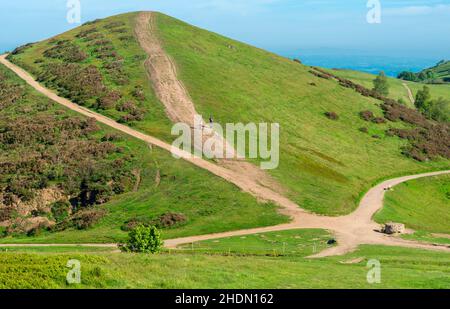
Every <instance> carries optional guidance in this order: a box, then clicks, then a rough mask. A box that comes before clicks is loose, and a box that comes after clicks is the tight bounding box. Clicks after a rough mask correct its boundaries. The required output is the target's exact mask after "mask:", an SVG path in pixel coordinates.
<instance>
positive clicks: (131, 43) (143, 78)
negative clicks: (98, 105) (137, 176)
mask: <svg viewBox="0 0 450 309" xmlns="http://www.w3.org/2000/svg"><path fill="white" fill-rule="evenodd" d="M135 18H136V13H128V14H122V15H118V16H114V17H111V18H107V19H103V20H99V21H97V22H96V23H95V24H93V25H85V26H82V27H78V28H75V29H73V30H71V31H68V32H66V33H63V34H60V35H57V36H55V37H53V38H49V39H47V40H44V41H41V42H39V43H38V44H35V45H33V46H32V47H31V48H29V49H27V50H26V52H24V53H21V54H19V55H15V56H12V57H11V59H12V60H13V61H14V62H16V63H17V64H19V65H21V66H22V67H24V68H25V69H27V70H28V71H29V72H30V73H32V74H34V75H35V76H37V75H38V73H39V72H40V70H41V69H40V66H43V65H44V64H46V63H59V62H60V60H57V59H49V58H46V57H44V56H43V53H44V52H45V50H47V49H49V48H50V47H52V46H54V43H53V42H52V40H69V41H70V42H71V43H74V44H76V45H77V46H79V47H80V48H81V49H82V50H83V51H85V52H86V53H87V54H88V55H89V57H88V58H87V59H85V60H84V61H82V62H81V64H82V65H85V66H87V65H94V66H96V67H97V68H98V69H99V70H100V72H101V73H102V76H103V79H104V83H105V86H107V87H108V89H110V90H118V91H119V92H120V93H121V94H122V96H123V101H128V100H132V101H135V99H134V98H133V97H132V95H131V93H132V91H133V90H134V88H135V86H141V87H142V88H143V90H144V94H145V101H144V102H142V103H140V107H143V108H145V110H146V111H147V113H146V117H145V120H144V121H139V122H134V123H132V125H133V126H134V127H135V128H136V129H139V130H142V131H145V132H147V133H148V134H151V135H154V136H158V137H159V138H161V139H164V140H166V141H170V140H172V137H171V135H170V128H171V126H172V125H171V123H170V121H169V119H168V118H167V117H166V114H165V112H164V108H163V106H162V105H161V103H160V102H159V101H158V100H157V98H156V96H155V94H154V92H153V88H152V87H150V86H149V81H148V79H147V73H146V70H145V68H144V66H143V62H144V60H145V59H146V57H147V54H146V53H145V52H144V51H143V50H142V49H141V47H140V46H139V43H138V42H137V41H136V40H135V38H134V32H133V29H134V24H135ZM120 22H122V23H125V26H121V27H119V29H125V30H126V32H124V33H115V32H112V31H111V30H109V29H107V28H105V26H107V25H108V24H111V23H120ZM92 28H96V29H97V30H98V32H96V34H102V35H103V36H104V37H105V39H107V40H110V41H111V42H112V44H113V46H114V48H115V50H116V51H117V53H118V54H119V55H120V56H121V57H123V59H124V60H123V61H124V62H123V65H124V68H125V70H126V73H127V76H128V78H129V80H130V82H129V84H126V85H117V84H116V83H114V82H113V81H112V80H111V78H110V76H109V75H108V74H107V71H106V70H105V69H104V68H103V66H102V62H101V60H99V59H97V58H96V57H95V56H94V55H93V49H94V48H95V47H90V46H88V44H89V42H87V41H86V40H84V39H83V38H77V37H76V35H77V34H78V33H80V32H81V31H83V30H86V29H92ZM123 36H126V37H129V40H126V41H122V40H120V37H123ZM36 59H41V60H43V61H44V62H43V63H39V64H36V63H35V60H36ZM85 103H86V105H88V106H89V105H92V103H93V102H85ZM99 112H101V113H103V114H105V115H106V116H108V117H111V118H114V119H119V118H120V115H119V113H118V112H117V111H116V110H114V109H110V110H106V111H103V110H100V111H99Z"/></svg>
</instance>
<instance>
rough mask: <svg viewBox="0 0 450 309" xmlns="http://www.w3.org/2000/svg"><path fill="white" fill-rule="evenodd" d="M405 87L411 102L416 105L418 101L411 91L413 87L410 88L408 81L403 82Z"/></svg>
mask: <svg viewBox="0 0 450 309" xmlns="http://www.w3.org/2000/svg"><path fill="white" fill-rule="evenodd" d="M402 85H403V87H405V89H406V91H407V92H408V98H409V101H411V103H412V104H413V105H414V103H416V99H414V95H413V92H412V91H411V88H409V86H408V84H407V83H402Z"/></svg>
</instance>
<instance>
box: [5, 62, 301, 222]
mask: <svg viewBox="0 0 450 309" xmlns="http://www.w3.org/2000/svg"><path fill="white" fill-rule="evenodd" d="M6 56H7V55H1V56H0V63H2V64H4V65H5V66H6V67H8V68H9V69H10V70H12V71H13V72H15V73H16V74H17V75H18V76H19V77H20V78H22V79H23V80H24V81H25V82H27V83H28V84H29V85H30V86H31V87H33V88H34V89H36V90H37V91H38V92H40V93H42V94H43V95H45V96H47V97H48V98H50V99H51V100H53V101H55V102H57V103H59V104H61V105H63V106H65V107H67V108H69V109H71V110H73V111H75V112H77V113H80V114H82V115H84V116H87V117H91V118H94V119H96V120H97V121H98V122H101V123H103V124H105V125H107V126H109V127H111V128H114V129H116V130H118V131H121V132H123V133H125V134H128V135H130V136H132V137H135V138H137V139H139V140H142V141H144V142H146V143H149V144H152V145H154V146H156V147H159V148H161V149H164V150H167V151H169V152H171V153H172V154H175V155H177V156H178V157H180V158H182V159H184V160H186V161H188V162H190V163H192V164H194V165H196V166H197V167H200V168H202V169H205V170H208V171H209V172H211V173H212V174H214V175H216V176H219V177H221V178H223V179H225V180H227V181H228V182H230V183H232V184H234V185H236V186H237V187H239V188H240V189H241V190H242V191H244V192H247V193H250V194H252V195H253V196H255V197H256V198H258V199H259V200H263V201H271V202H274V203H275V204H278V205H280V206H281V207H282V208H281V209H280V213H282V214H285V215H291V213H292V212H293V211H298V209H299V207H298V205H297V204H295V203H294V202H292V201H290V200H289V199H287V198H286V197H284V196H282V195H281V194H279V193H277V192H275V191H273V190H271V189H270V188H268V187H265V186H263V185H261V184H260V183H257V182H255V181H254V180H253V179H252V178H251V177H248V175H247V174H244V173H242V174H241V173H239V172H237V171H233V170H230V169H227V168H224V167H222V166H219V165H217V164H214V163H212V162H209V161H206V160H204V159H201V158H199V157H196V156H193V155H192V154H190V153H189V152H186V151H183V150H181V149H178V148H174V147H172V145H170V144H168V143H166V142H163V141H161V140H159V139H157V138H155V137H152V136H149V135H146V134H144V133H142V132H139V131H137V130H134V129H132V128H130V127H128V126H126V125H123V124H120V123H117V122H116V121H114V120H112V119H110V118H108V117H106V116H103V115H101V114H98V113H96V112H93V111H91V110H89V109H87V108H84V107H82V106H80V105H77V104H75V103H72V102H71V101H69V100H67V99H65V98H62V97H60V96H58V95H57V94H55V93H54V92H53V91H51V90H49V89H47V88H45V87H43V86H42V85H40V84H39V83H38V82H36V81H35V80H34V78H33V77H32V76H31V75H30V74H29V73H27V72H26V71H24V70H23V69H22V68H20V67H18V66H16V65H14V64H13V63H11V62H9V61H8V60H7V59H6Z"/></svg>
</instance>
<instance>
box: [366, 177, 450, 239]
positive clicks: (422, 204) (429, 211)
mask: <svg viewBox="0 0 450 309" xmlns="http://www.w3.org/2000/svg"><path fill="white" fill-rule="evenodd" d="M375 220H376V221H377V222H379V223H386V222H388V221H394V222H401V223H404V224H405V225H406V226H407V227H408V228H411V229H414V230H419V231H424V232H431V233H446V234H450V225H449V222H450V175H443V176H436V177H429V178H423V179H416V180H411V181H408V182H405V183H402V184H400V185H398V186H397V187H395V188H394V190H393V191H391V192H388V193H387V194H386V198H385V205H384V208H383V209H382V210H381V211H380V212H379V213H378V214H377V215H376V216H375Z"/></svg>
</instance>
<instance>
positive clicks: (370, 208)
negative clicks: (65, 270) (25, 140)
mask: <svg viewBox="0 0 450 309" xmlns="http://www.w3.org/2000/svg"><path fill="white" fill-rule="evenodd" d="M0 63H2V64H4V65H5V66H6V67H8V68H9V69H11V70H12V71H14V72H15V73H16V74H17V75H18V76H19V77H20V78H22V79H23V80H24V81H25V82H27V83H28V84H29V85H30V86H32V87H33V88H34V89H36V90H37V91H39V92H40V93H42V94H44V95H45V96H47V97H48V98H50V99H52V100H53V101H55V102H57V103H59V104H61V105H63V106H65V107H67V108H69V109H71V110H73V111H76V112H78V113H80V114H82V115H85V116H87V117H91V118H95V119H96V120H97V121H99V122H101V123H103V124H106V125H108V126H110V127H112V128H114V129H116V130H119V131H121V132H123V133H126V134H128V135H130V136H133V137H135V138H137V139H140V140H142V141H144V142H147V143H149V144H153V145H155V146H157V147H159V148H162V149H165V150H167V151H169V152H171V153H172V154H176V155H177V156H178V157H181V158H183V159H184V160H186V161H188V162H190V163H192V164H194V165H196V166H198V167H200V168H202V169H205V170H208V171H209V172H211V173H212V174H214V175H216V176H219V177H221V178H223V179H225V180H227V181H229V182H230V183H233V184H234V185H236V186H237V187H239V188H240V189H241V190H243V191H244V192H248V193H250V194H252V195H253V196H255V197H256V198H258V199H261V200H266V201H272V202H274V203H276V204H278V205H279V206H280V212H281V213H282V214H285V215H288V216H290V217H291V219H292V222H291V223H289V224H283V225H277V226H271V227H263V228H255V229H249V230H241V231H232V232H226V233H218V234H210V235H201V236H194V237H186V238H179V239H172V240H166V241H165V245H166V247H168V248H175V247H176V246H178V245H181V244H186V243H191V242H195V241H201V240H207V239H217V238H223V237H231V236H241V235H248V234H255V233H262V232H273V231H282V230H290V229H304V228H321V229H327V230H330V231H332V232H334V233H335V235H336V238H337V240H338V246H336V247H333V248H330V249H328V250H325V251H323V252H321V253H319V254H318V255H317V256H318V257H321V256H329V255H338V254H344V253H346V252H349V251H351V250H354V249H355V248H356V247H357V246H358V245H360V244H382V245H391V246H404V247H415V248H424V249H433V250H441V251H447V252H450V249H449V248H447V247H444V246H440V247H439V246H432V245H427V244H421V243H416V242H412V241H406V240H402V239H399V238H394V237H389V236H386V235H382V234H380V233H378V232H376V231H375V230H376V229H379V225H378V224H377V223H375V222H373V221H372V217H373V215H374V213H375V212H376V211H378V210H379V209H380V208H381V207H382V205H383V197H384V193H385V190H384V189H385V188H386V187H388V186H395V185H397V184H399V183H402V182H405V181H408V180H411V179H416V178H421V177H429V176H436V175H441V174H446V173H450V170H449V171H441V172H434V173H427V174H421V175H414V176H405V177H400V178H396V179H393V180H388V181H385V182H383V183H382V184H380V185H378V186H376V187H374V188H372V189H371V190H370V191H369V192H368V193H367V194H366V195H365V196H364V198H363V199H362V201H361V204H360V205H359V208H358V209H357V210H356V211H355V212H354V213H352V214H350V215H348V216H343V217H323V216H318V215H314V214H311V213H307V212H306V211H304V210H302V209H301V208H299V206H298V205H297V204H295V203H294V202H292V201H291V200H289V199H287V198H286V197H284V196H282V195H281V194H279V193H277V192H275V191H274V190H271V189H270V188H268V187H266V186H262V185H261V184H259V183H257V182H255V181H254V179H253V178H252V177H250V178H249V177H247V175H246V174H244V173H239V172H236V171H233V170H229V169H227V168H224V167H221V166H218V165H216V164H214V163H211V162H208V161H206V160H203V159H201V158H198V157H193V156H192V155H191V154H190V153H187V152H184V151H182V150H180V149H177V148H173V147H172V146H171V145H169V144H167V143H165V142H163V141H161V140H159V139H157V138H154V137H152V136H149V135H146V134H144V133H141V132H139V131H136V130H134V129H131V128H130V127H128V126H125V125H122V124H119V123H117V122H116V121H114V120H112V119H110V118H108V117H105V116H103V115H101V114H98V113H95V112H92V111H90V110H88V109H86V108H83V107H81V106H79V105H77V104H75V103H72V102H70V101H69V100H67V99H64V98H62V97H59V96H58V95H57V94H55V93H54V92H52V91H51V90H49V89H47V88H45V87H43V86H42V85H40V84H39V83H38V82H36V81H35V80H34V78H33V77H32V76H31V75H30V74H28V73H27V72H26V71H24V70H23V69H21V68H20V67H18V66H16V65H14V64H12V63H11V62H9V61H8V60H7V59H6V55H2V56H0ZM71 245H72V246H73V244H71ZM0 246H3V247H7V246H16V247H20V246H24V247H25V246H29V245H26V244H11V245H0ZM34 246H37V245H34ZM38 246H66V245H65V244H58V245H56V244H48V245H46V244H40V245H38ZM69 246H70V245H69ZM79 246H84V245H82V244H81V245H79ZM86 246H95V245H94V244H88V245H86ZM102 246H111V247H113V246H115V245H114V244H103V245H102Z"/></svg>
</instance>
